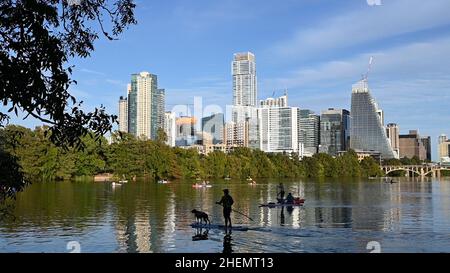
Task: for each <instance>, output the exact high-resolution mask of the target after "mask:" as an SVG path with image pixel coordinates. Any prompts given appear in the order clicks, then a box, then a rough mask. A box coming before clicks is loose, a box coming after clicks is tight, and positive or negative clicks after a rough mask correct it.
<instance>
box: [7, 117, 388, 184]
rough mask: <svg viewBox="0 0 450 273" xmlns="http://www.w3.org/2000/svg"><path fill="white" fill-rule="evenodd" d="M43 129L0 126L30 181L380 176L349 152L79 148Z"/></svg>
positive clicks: (125, 142) (120, 145)
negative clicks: (58, 142) (62, 144)
mask: <svg viewBox="0 0 450 273" xmlns="http://www.w3.org/2000/svg"><path fill="white" fill-rule="evenodd" d="M45 132H46V129H45V128H42V127H37V128H36V129H35V130H30V129H28V128H24V127H20V126H14V125H10V126H7V127H5V128H3V129H0V147H1V149H2V150H3V151H4V152H7V153H9V154H11V155H12V156H14V157H16V158H18V162H19V164H20V166H22V169H23V172H24V173H25V175H26V176H27V177H28V178H30V179H32V180H62V179H73V178H76V177H83V176H93V175H95V174H99V173H105V172H110V173H114V174H115V175H116V176H118V177H123V176H125V177H127V178H131V177H135V176H137V177H146V178H149V179H159V178H188V179H191V178H192V179H193V178H224V177H231V178H236V179H245V178H247V177H252V178H275V177H285V178H297V177H341V176H342V177H367V176H380V175H382V172H381V171H380V167H379V164H378V162H376V161H375V160H374V159H372V158H366V159H364V160H363V161H362V162H358V159H357V156H356V154H355V153H354V152H353V151H349V152H347V153H346V154H344V155H342V156H339V157H337V158H333V157H331V156H329V155H326V154H317V155H315V156H314V157H311V158H305V159H303V160H299V159H298V157H296V156H291V155H290V154H267V153H264V152H261V151H258V150H250V149H247V148H239V149H236V150H235V151H233V152H232V153H230V154H225V153H222V152H213V153H210V154H209V155H208V156H204V155H200V154H198V153H197V151H196V150H194V149H181V148H171V147H169V146H167V145H165V144H164V137H163V136H161V137H160V138H159V140H157V141H142V140H138V139H136V138H135V137H133V136H131V135H128V134H123V135H122V136H119V135H118V134H114V135H113V136H112V137H113V139H114V142H113V144H111V145H109V144H108V142H107V141H106V139H102V140H101V141H100V142H98V141H95V140H94V139H93V138H91V137H89V136H86V137H84V138H83V142H84V144H85V148H84V150H82V151H78V150H75V149H68V150H65V149H62V148H59V147H56V146H55V145H54V144H52V143H51V142H50V140H49V139H48V136H46V134H45Z"/></svg>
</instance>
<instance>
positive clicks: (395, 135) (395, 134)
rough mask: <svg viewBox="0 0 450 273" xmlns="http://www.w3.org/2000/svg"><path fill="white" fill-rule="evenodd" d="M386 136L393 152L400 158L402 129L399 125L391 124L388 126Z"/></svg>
mask: <svg viewBox="0 0 450 273" xmlns="http://www.w3.org/2000/svg"><path fill="white" fill-rule="evenodd" d="M386 135H387V137H388V139H389V143H390V144H391V147H392V150H394V152H395V153H396V154H397V155H398V156H400V129H399V127H398V125H397V124H395V123H389V124H388V125H387V126H386Z"/></svg>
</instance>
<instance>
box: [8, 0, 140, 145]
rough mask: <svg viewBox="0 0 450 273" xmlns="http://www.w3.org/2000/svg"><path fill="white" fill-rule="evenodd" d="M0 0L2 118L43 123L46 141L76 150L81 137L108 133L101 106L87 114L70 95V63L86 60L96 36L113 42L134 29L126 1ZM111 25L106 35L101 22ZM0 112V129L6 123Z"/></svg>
mask: <svg viewBox="0 0 450 273" xmlns="http://www.w3.org/2000/svg"><path fill="white" fill-rule="evenodd" d="M112 2H113V3H111V1H109V2H108V1H106V0H90V1H87V0H86V1H84V0H83V1H79V3H78V4H73V3H72V2H71V1H67V0H60V1H58V0H2V1H0V71H1V72H2V73H1V74H0V100H1V101H3V104H4V105H5V106H8V107H9V110H8V113H11V112H14V113H15V114H16V115H17V114H18V112H19V111H23V112H24V113H25V115H26V116H25V118H27V117H29V116H32V117H34V118H36V119H38V120H39V121H42V122H44V123H46V124H48V125H49V126H51V127H50V133H51V134H50V135H51V140H52V142H54V143H56V144H58V145H67V146H77V147H82V145H83V143H82V141H81V137H82V136H85V135H87V134H88V133H89V132H93V133H94V135H95V136H96V137H100V136H102V135H104V134H105V133H106V132H108V131H110V130H111V128H112V123H114V122H115V121H116V119H117V118H116V117H115V116H111V115H108V114H107V113H106V112H105V109H104V107H103V106H100V107H99V108H96V109H95V110H94V111H93V112H91V113H85V112H84V111H83V110H81V106H82V102H77V100H76V98H75V97H74V96H72V95H70V93H69V91H68V89H69V87H70V85H72V84H76V81H74V80H72V79H71V73H72V68H73V67H70V66H68V61H69V59H70V58H75V57H81V58H86V57H88V56H89V55H90V52H91V51H92V50H94V41H95V40H97V39H98V38H99V35H98V32H101V33H103V35H104V36H105V37H106V38H107V39H109V40H113V39H116V38H117V37H118V35H119V34H121V33H122V32H123V31H124V29H125V28H127V27H128V26H129V25H131V24H135V23H136V20H135V18H134V14H133V11H134V8H135V4H134V3H133V1H132V0H115V1H112ZM105 17H106V18H107V19H109V21H110V22H111V27H112V30H111V33H109V32H107V31H106V30H105V27H104V18H105ZM9 118H10V117H9V114H6V113H1V112H0V125H3V124H4V123H5V122H7V121H8V120H9Z"/></svg>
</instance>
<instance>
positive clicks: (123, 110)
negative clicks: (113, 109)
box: [119, 96, 128, 133]
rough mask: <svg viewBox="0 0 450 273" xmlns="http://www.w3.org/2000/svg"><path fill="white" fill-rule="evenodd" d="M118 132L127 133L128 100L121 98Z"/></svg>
mask: <svg viewBox="0 0 450 273" xmlns="http://www.w3.org/2000/svg"><path fill="white" fill-rule="evenodd" d="M119 131H120V132H123V133H128V99H127V98H124V97H122V96H120V99H119Z"/></svg>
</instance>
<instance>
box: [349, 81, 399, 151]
mask: <svg viewBox="0 0 450 273" xmlns="http://www.w3.org/2000/svg"><path fill="white" fill-rule="evenodd" d="M351 107H352V109H351V116H352V124H351V130H350V132H351V133H350V148H351V149H354V150H362V151H377V152H380V154H381V156H382V158H383V159H390V158H398V156H397V155H396V154H395V152H394V150H393V149H392V147H391V144H390V142H389V140H388V138H387V135H386V129H385V128H384V126H383V120H382V116H381V115H380V111H379V108H378V105H377V103H376V102H375V99H374V98H373V97H372V96H371V94H370V90H369V84H368V81H367V78H365V79H363V80H361V81H359V82H357V83H356V84H354V85H353V86H352V106H351ZM400 150H401V147H400Z"/></svg>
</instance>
